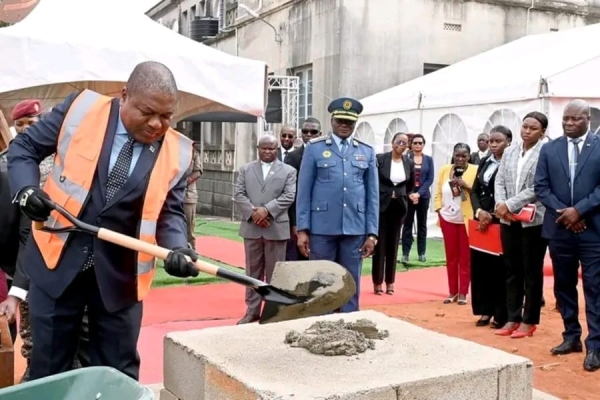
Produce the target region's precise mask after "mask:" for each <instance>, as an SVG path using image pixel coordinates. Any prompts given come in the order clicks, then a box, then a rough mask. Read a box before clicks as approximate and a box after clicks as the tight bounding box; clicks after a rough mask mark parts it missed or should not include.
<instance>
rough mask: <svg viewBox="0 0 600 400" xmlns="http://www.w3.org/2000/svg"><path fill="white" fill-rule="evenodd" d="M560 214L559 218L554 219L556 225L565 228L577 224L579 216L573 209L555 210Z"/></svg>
mask: <svg viewBox="0 0 600 400" xmlns="http://www.w3.org/2000/svg"><path fill="white" fill-rule="evenodd" d="M556 212H557V213H559V214H560V217H558V218H557V219H556V223H557V224H563V225H564V226H566V227H567V228H568V227H569V225H573V224H574V223H576V222H578V221H579V219H580V218H581V216H580V215H579V212H578V211H577V210H576V209H575V207H568V208H563V209H562V210H556Z"/></svg>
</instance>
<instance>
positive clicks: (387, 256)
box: [371, 198, 406, 285]
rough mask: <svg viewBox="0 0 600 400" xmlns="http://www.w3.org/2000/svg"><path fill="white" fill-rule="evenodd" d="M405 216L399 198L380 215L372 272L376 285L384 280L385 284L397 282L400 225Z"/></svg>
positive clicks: (404, 210) (391, 202)
mask: <svg viewBox="0 0 600 400" xmlns="http://www.w3.org/2000/svg"><path fill="white" fill-rule="evenodd" d="M405 215H406V209H405V208H404V204H403V203H402V202H401V201H400V199H397V198H396V199H391V200H390V203H389V205H388V207H387V208H386V210H385V211H384V212H382V213H380V214H379V233H378V241H377V246H375V252H374V253H373V268H372V270H371V276H372V278H373V284H374V285H381V284H382V283H383V280H384V278H385V283H394V281H395V280H396V262H397V261H398V241H399V236H400V225H402V220H403V218H404V216H405Z"/></svg>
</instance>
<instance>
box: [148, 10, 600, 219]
mask: <svg viewBox="0 0 600 400" xmlns="http://www.w3.org/2000/svg"><path fill="white" fill-rule="evenodd" d="M148 16H150V17H151V18H153V19H154V20H156V21H158V22H160V23H162V24H164V25H166V26H168V27H170V28H172V29H175V30H178V31H179V32H180V33H181V34H183V35H186V36H189V35H190V21H191V20H192V19H194V18H199V17H215V18H219V19H220V21H221V29H220V33H219V34H218V35H217V36H216V37H214V38H209V39H207V40H205V41H204V44H206V45H209V46H212V47H214V48H217V49H219V50H221V51H224V52H227V53H230V54H234V55H238V56H241V57H246V58H253V59H258V60H262V61H264V62H266V63H267V65H268V67H269V72H270V73H272V74H273V75H274V76H294V77H297V78H298V83H299V85H298V90H297V92H295V96H296V97H297V102H298V106H297V114H298V115H297V117H298V118H299V119H300V121H301V120H302V119H303V118H306V117H308V116H313V117H316V118H318V119H319V120H320V121H322V123H323V129H324V130H325V131H326V130H327V129H328V127H329V121H328V114H327V105H328V103H329V101H330V100H331V99H332V98H335V97H338V96H342V95H348V96H352V97H356V98H363V97H366V96H368V95H371V94H374V93H377V92H379V91H381V90H384V89H387V88H389V87H392V86H395V85H398V84H400V83H403V82H405V81H408V80H411V79H414V78H416V77H419V76H421V75H423V74H427V73H430V72H433V71H435V70H437V69H439V68H443V67H444V66H447V65H450V64H453V63H455V62H458V61H460V60H463V59H466V58H468V57H471V56H473V55H476V54H478V53H481V52H484V51H486V50H489V49H492V48H494V47H497V46H500V45H503V44H505V43H507V42H510V41H512V40H515V39H518V38H520V37H522V36H524V35H527V34H535V33H545V32H549V31H557V30H563V29H568V28H573V27H579V26H583V25H587V24H591V23H597V22H600V0H571V1H568V0H561V1H549V0H471V1H467V0H239V1H233V0H163V1H162V2H161V3H159V4H157V5H156V6H155V7H153V8H152V9H151V10H149V11H148ZM180 128H181V129H183V130H184V131H185V132H186V133H187V134H189V135H190V136H191V137H192V138H193V139H194V140H196V141H198V145H199V148H200V150H201V152H202V155H203V161H204V170H205V174H204V176H203V177H202V179H201V180H200V182H199V201H200V204H199V212H201V213H203V214H213V215H220V216H232V217H233V216H234V215H235V212H234V207H233V206H232V201H231V197H232V192H233V183H234V179H235V169H236V168H237V167H238V166H239V165H242V164H243V163H246V162H248V161H250V160H252V159H254V158H255V157H256V153H255V143H256V139H257V136H258V135H259V134H260V132H259V133H257V131H263V130H264V131H273V132H274V133H277V131H278V126H277V125H265V126H264V127H263V125H260V126H259V125H257V124H242V123H237V124H233V123H185V124H182V125H181V126H180ZM357 134H359V133H357ZM364 139H366V140H369V138H368V137H366V138H364Z"/></svg>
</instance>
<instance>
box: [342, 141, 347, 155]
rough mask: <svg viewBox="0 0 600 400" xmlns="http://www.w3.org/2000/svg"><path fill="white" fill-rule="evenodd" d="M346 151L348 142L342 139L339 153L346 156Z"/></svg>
mask: <svg viewBox="0 0 600 400" xmlns="http://www.w3.org/2000/svg"><path fill="white" fill-rule="evenodd" d="M346 150H348V141H347V140H346V139H342V141H341V142H340V151H341V152H342V154H346Z"/></svg>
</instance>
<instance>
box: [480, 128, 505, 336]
mask: <svg viewBox="0 0 600 400" xmlns="http://www.w3.org/2000/svg"><path fill="white" fill-rule="evenodd" d="M511 141H512V132H511V131H510V129H508V128H507V127H505V126H502V125H498V126H495V127H493V128H492V130H490V132H489V142H488V144H489V150H490V153H491V154H490V155H488V156H486V157H484V158H482V159H481V161H480V163H479V168H478V170H477V178H476V179H475V182H474V183H473V188H472V189H471V204H472V206H473V213H474V215H475V220H476V221H478V224H477V228H476V229H477V230H478V231H480V232H482V233H484V232H487V233H488V235H486V236H489V238H488V240H497V241H498V242H499V241H500V235H499V234H498V236H497V237H493V236H492V233H493V232H495V231H496V229H497V232H498V233H499V232H500V230H499V229H498V228H499V223H500V220H499V219H498V218H496V217H495V216H494V207H495V206H496V202H495V200H494V183H495V181H496V174H497V173H498V166H499V165H500V162H501V160H502V156H503V155H504V149H505V148H506V147H507V146H510V142H511ZM490 226H492V228H494V231H492V230H491V229H490ZM474 235H475V233H471V236H472V237H473V236H474ZM500 246H501V245H500ZM471 302H472V307H473V315H480V316H481V318H480V319H479V320H478V321H477V322H476V323H475V325H476V326H487V325H489V324H490V323H491V324H492V325H491V326H492V328H494V329H499V328H501V327H502V326H504V324H505V323H506V321H507V318H508V316H507V312H506V267H505V265H504V260H503V258H502V255H501V254H492V252H486V251H485V249H475V248H473V245H471ZM492 318H493V322H492Z"/></svg>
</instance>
